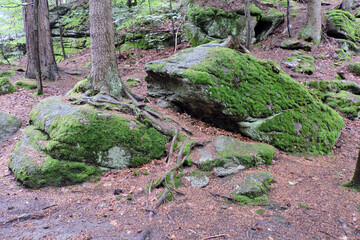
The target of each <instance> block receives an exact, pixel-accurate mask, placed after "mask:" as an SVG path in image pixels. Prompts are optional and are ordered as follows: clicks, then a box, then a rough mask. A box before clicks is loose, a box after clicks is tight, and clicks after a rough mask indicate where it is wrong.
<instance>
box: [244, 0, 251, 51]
mask: <svg viewBox="0 0 360 240" xmlns="http://www.w3.org/2000/svg"><path fill="white" fill-rule="evenodd" d="M245 18H246V41H245V45H246V48H247V49H248V50H249V51H250V52H251V15H250V0H245Z"/></svg>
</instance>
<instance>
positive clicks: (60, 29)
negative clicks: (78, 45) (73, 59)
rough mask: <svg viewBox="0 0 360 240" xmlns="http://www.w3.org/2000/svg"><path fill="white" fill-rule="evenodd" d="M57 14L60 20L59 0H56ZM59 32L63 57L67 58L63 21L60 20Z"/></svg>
mask: <svg viewBox="0 0 360 240" xmlns="http://www.w3.org/2000/svg"><path fill="white" fill-rule="evenodd" d="M56 15H57V19H58V21H59V20H60V16H59V0H56ZM59 32H60V36H59V38H60V46H61V51H62V54H63V59H64V60H65V59H66V53H65V48H64V40H63V27H62V25H61V23H60V22H59Z"/></svg>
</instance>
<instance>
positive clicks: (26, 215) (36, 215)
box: [3, 213, 45, 225]
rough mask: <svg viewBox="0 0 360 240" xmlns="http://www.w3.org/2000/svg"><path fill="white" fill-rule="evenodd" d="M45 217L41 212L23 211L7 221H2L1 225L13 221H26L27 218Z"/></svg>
mask: <svg viewBox="0 0 360 240" xmlns="http://www.w3.org/2000/svg"><path fill="white" fill-rule="evenodd" d="M43 217H45V215H43V214H33V213H25V214H22V215H20V216H18V217H16V218H13V219H11V220H9V221H6V222H3V225H7V224H11V223H14V222H24V221H27V220H30V219H41V218H43Z"/></svg>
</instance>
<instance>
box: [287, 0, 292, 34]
mask: <svg viewBox="0 0 360 240" xmlns="http://www.w3.org/2000/svg"><path fill="white" fill-rule="evenodd" d="M286 23H287V29H288V33H289V38H292V34H291V25H290V0H287V7H286Z"/></svg>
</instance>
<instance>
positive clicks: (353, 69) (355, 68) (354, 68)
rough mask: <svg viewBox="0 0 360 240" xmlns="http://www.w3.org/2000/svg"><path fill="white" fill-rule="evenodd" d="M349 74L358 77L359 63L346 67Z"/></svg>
mask: <svg viewBox="0 0 360 240" xmlns="http://www.w3.org/2000/svg"><path fill="white" fill-rule="evenodd" d="M348 70H349V72H351V73H353V74H354V75H356V76H360V62H354V63H352V64H350V65H349V67H348Z"/></svg>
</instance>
